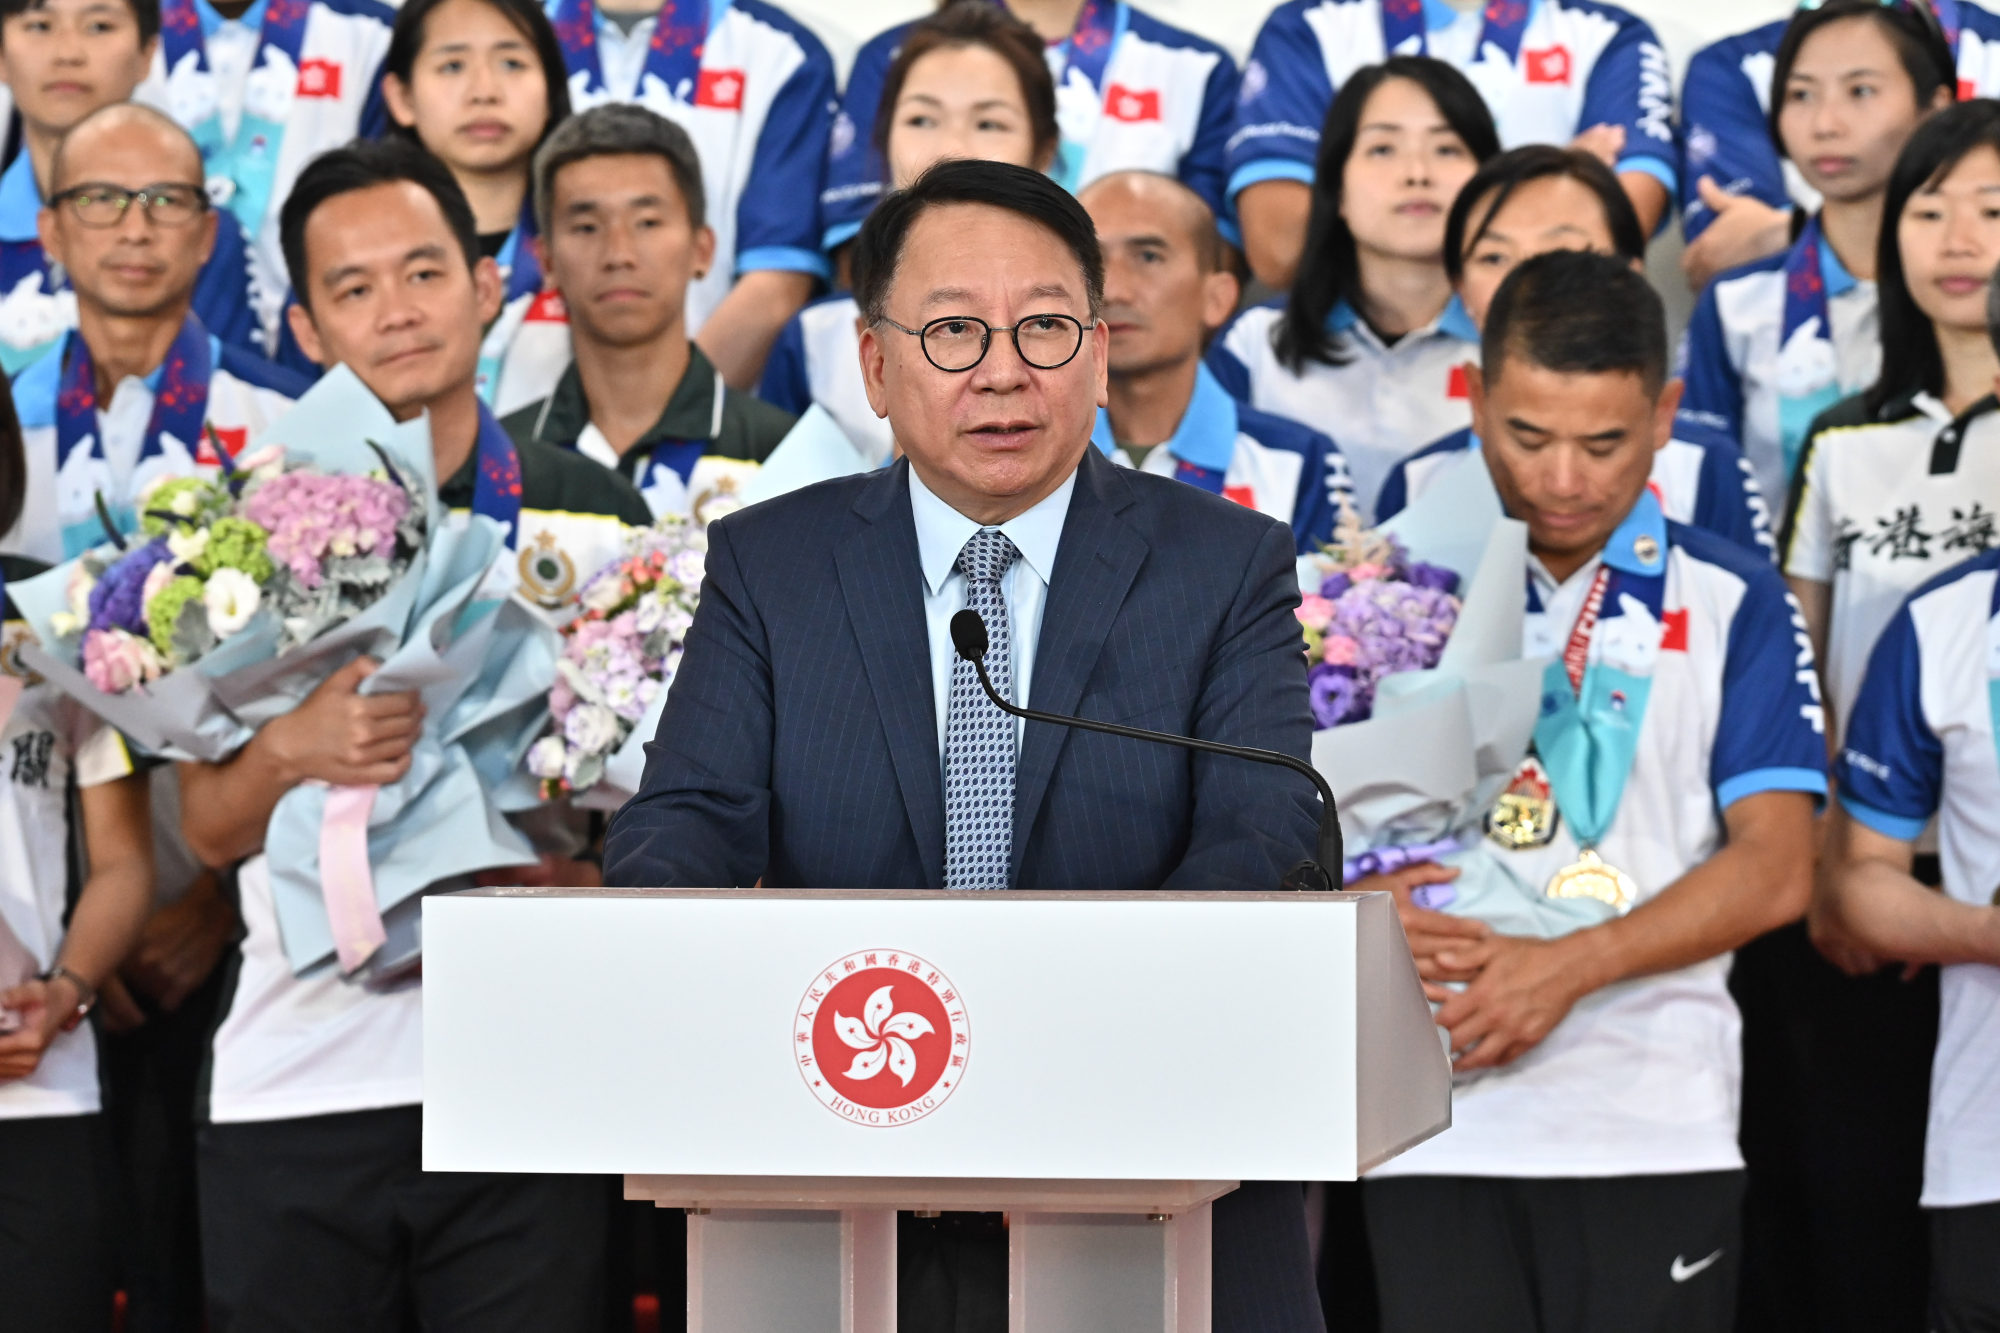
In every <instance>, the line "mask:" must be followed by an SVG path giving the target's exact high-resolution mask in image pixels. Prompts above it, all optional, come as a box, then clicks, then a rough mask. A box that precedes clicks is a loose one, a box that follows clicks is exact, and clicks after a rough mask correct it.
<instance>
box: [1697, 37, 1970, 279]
mask: <svg viewBox="0 0 2000 1333" xmlns="http://www.w3.org/2000/svg"><path fill="white" fill-rule="evenodd" d="M1936 8H1937V9H1938V11H1939V12H1940V14H1944V13H1947V12H1952V11H1955V14H1956V22H1957V25H1958V42H1957V51H1958V96H1959V100H1961V101H1963V100H1965V99H1966V98H1970V97H1992V96H1993V95H1995V94H1996V93H2000V16H1996V15H1994V14H1991V13H1989V12H1987V11H1986V10H1984V9H1981V8H1979V7H1978V6H1977V5H1973V4H1969V3H1967V0H1939V3H1938V5H1937V6H1936ZM1788 21H1789V20H1787V19H1774V20H1772V21H1771V22H1769V23H1766V24H1763V25H1762V26H1760V27H1756V28H1752V29H1750V31H1748V32H1742V33H1737V34H1736V35H1734V36H1732V37H1724V38H1723V39H1722V40H1720V41H1717V42H1711V43H1710V44H1709V45H1707V46H1704V47H1703V48H1702V49H1701V50H1699V51H1697V52H1695V54H1694V59H1692V60H1690V61H1689V62H1688V67H1687V76H1686V77H1685V78H1684V79H1683V80H1682V81H1681V118H1682V122H1683V128H1682V140H1683V144H1682V147H1683V163H1684V170H1683V171H1682V172H1681V207H1682V210H1683V211H1682V214H1681V227H1682V229H1683V230H1684V231H1685V232H1686V234H1687V238H1688V240H1689V241H1693V240H1694V239H1695V238H1697V237H1698V236H1700V235H1701V234H1702V233H1703V232H1704V231H1706V230H1708V224H1709V223H1711V222H1713V221H1715V212H1714V210H1712V209H1711V208H1709V206H1708V205H1707V204H1704V203H1703V202H1702V201H1701V178H1702V177H1703V176H1707V177H1709V178H1710V179H1712V180H1714V182H1715V183H1716V184H1717V185H1720V186H1721V187H1722V188H1723V189H1725V190H1727V191H1728V192H1729V193H1730V194H1747V195H1750V196H1752V197H1753V198H1757V199H1761V200H1763V201H1764V202H1765V203H1767V204H1769V205H1771V207H1773V208H1786V207H1790V206H1793V205H1797V206H1799V207H1802V208H1817V207H1819V196H1818V194H1817V192H1815V191H1814V190H1813V188H1812V187H1811V186H1810V185H1807V184H1806V182H1805V177H1803V176H1801V175H1800V174H1799V171H1798V168H1797V167H1795V166H1793V165H1792V164H1791V162H1790V161H1789V160H1787V159H1785V158H1782V157H1780V156H1779V154H1778V149H1777V146H1776V145H1775V144H1773V143H1772V142H1771V128H1770V120H1769V116H1770V112H1771V79H1772V77H1773V76H1774V75H1775V74H1776V72H1777V64H1778V43H1779V42H1781V41H1783V40H1784V36H1785V24H1786V23H1787V22H1788Z"/></svg>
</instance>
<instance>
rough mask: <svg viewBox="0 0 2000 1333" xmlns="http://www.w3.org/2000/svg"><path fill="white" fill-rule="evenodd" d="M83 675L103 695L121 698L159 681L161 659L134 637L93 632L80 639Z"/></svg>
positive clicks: (103, 631)
mask: <svg viewBox="0 0 2000 1333" xmlns="http://www.w3.org/2000/svg"><path fill="white" fill-rule="evenodd" d="M83 674H84V676H85V677H86V678H88V679H89V681H90V683H91V684H92V685H95V686H96V687H97V688H98V689H99V690H102V691H103V692H104V693H106V694H123V693H125V692H126V691H127V690H130V689H133V688H135V687H137V686H139V685H142V684H144V683H145V682H146V681H149V680H156V679H158V678H159V675H160V658H159V654H157V653H155V652H154V651H153V645H151V644H149V643H147V642H146V641H145V640H144V639H141V638H139V637H137V636H136V635H131V634H127V633H126V632H125V631H123V630H116V629H110V630H106V629H94V630H92V631H90V633H88V634H86V635H84V636H83Z"/></svg>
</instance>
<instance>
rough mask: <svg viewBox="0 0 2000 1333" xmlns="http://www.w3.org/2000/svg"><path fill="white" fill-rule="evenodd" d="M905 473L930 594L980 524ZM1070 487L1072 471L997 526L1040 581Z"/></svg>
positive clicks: (1051, 565)
mask: <svg viewBox="0 0 2000 1333" xmlns="http://www.w3.org/2000/svg"><path fill="white" fill-rule="evenodd" d="M909 472H910V516H911V517H912V518H913V519H915V520H916V524H917V558H918V560H919V561H921V562H922V564H923V567H924V585H925V586H926V587H928V588H929V589H930V594H931V596H933V597H935V596H937V595H938V593H939V591H940V590H942V589H943V587H944V585H945V580H946V579H948V578H950V577H951V572H952V567H953V566H955V565H956V564H957V563H958V553H959V552H960V551H962V550H964V549H965V544H966V542H968V541H970V540H971V539H972V534H973V533H975V532H977V531H979V527H980V525H979V524H977V523H975V522H973V521H972V520H971V519H969V518H967V517H966V516H965V515H963V514H961V513H959V512H958V511H957V510H956V509H953V508H952V507H951V506H950V505H948V504H946V503H945V502H944V501H943V500H940V499H938V497H937V495H936V494H935V493H934V492H933V491H932V490H931V488H930V487H928V486H926V485H924V483H923V479H922V478H920V477H918V476H917V470H916V469H915V468H911V469H910V470H909ZM1075 491H1076V473H1075V472H1071V473H1070V474H1069V476H1067V477H1065V478H1064V479H1063V484H1062V485H1060V486H1058V487H1056V488H1055V490H1053V491H1051V492H1050V493H1049V494H1048V496H1047V497H1046V498H1045V499H1043V500H1042V502H1041V503H1040V504H1037V505H1036V506H1035V507H1034V508H1033V509H1030V510H1028V511H1027V512H1026V513H1025V514H1016V515H1015V516H1014V517H1013V518H1010V519H1008V520H1007V521H1006V522H1005V523H1002V524H1001V525H1000V531H1001V532H1003V533H1005V534H1006V535H1007V540H1008V541H1010V542H1012V543H1014V549H1015V550H1017V551H1019V552H1020V553H1021V558H1022V559H1023V560H1025V561H1027V562H1028V567H1029V568H1030V569H1032V570H1034V571H1035V576H1036V577H1037V578H1039V579H1041V581H1042V582H1043V583H1048V582H1050V575H1051V574H1053V573H1054V572H1055V567H1056V548H1057V547H1058V546H1060V545H1061V544H1062V530H1063V523H1064V521H1065V520H1066V519H1068V517H1069V499H1070V496H1071V495H1072V494H1073V493H1075Z"/></svg>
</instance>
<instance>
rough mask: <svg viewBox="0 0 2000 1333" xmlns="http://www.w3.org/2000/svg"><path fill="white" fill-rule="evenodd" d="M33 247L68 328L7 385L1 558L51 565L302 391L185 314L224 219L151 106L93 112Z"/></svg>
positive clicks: (227, 448) (72, 140)
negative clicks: (10, 514) (66, 307)
mask: <svg viewBox="0 0 2000 1333" xmlns="http://www.w3.org/2000/svg"><path fill="white" fill-rule="evenodd" d="M49 184H50V186H51V190H50V193H49V201H48V203H47V204H46V205H45V206H44V207H43V208H42V210H41V217H40V231H41V243H42V246H43V248H44V249H46V250H47V252H48V255H49V258H50V259H51V260H52V261H54V262H55V263H57V264H60V265H62V268H63V271H64V272H65V273H67V274H68V276H69V282H70V285H71V286H72V287H73V288H75V290H76V322H77V327H76V328H75V329H74V330H72V331H71V332H69V333H67V334H65V335H64V336H63V338H62V340H61V341H60V342H59V343H58V344H57V345H56V346H55V347H54V348H53V349H51V350H50V352H49V353H48V354H46V355H44V356H43V357H42V358H41V359H40V360H38V361H36V362H35V363H34V364H33V365H32V366H30V367H29V368H28V369H27V370H25V371H23V372H22V373H21V374H20V375H19V376H18V377H17V378H16V379H15V381H14V384H13V392H14V410H15V412H16V414H17V415H19V417H20V419H21V433H22V437H23V440H24V442H25V444H26V446H27V452H28V478H29V501H28V504H27V505H26V506H25V508H24V509H23V511H22V515H21V519H20V522H19V524H17V525H16V527H15V529H14V530H13V531H12V532H10V533H8V534H7V535H6V536H5V537H4V538H0V547H4V548H5V549H7V550H9V551H14V552H18V553H20V554H24V555H30V556H33V557H35V558H37V559H41V560H49V561H56V560H62V559H66V558H67V557H69V556H73V555H77V554H80V553H81V552H83V551H84V550H87V549H88V548H90V547H92V546H95V545H97V544H98V543H100V542H102V541H103V540H104V529H103V524H102V523H101V521H100V519H99V513H98V507H99V506H98V497H100V496H102V497H103V507H104V509H105V510H106V511H107V512H108V513H109V515H110V518H111V521H112V522H113V523H115V524H116V525H117V526H118V527H119V528H121V529H123V530H125V531H132V530H134V529H136V528H137V526H138V524H137V517H136V514H135V505H136V502H137V499H138V496H139V494H140V493H141V492H142V491H143V490H144V489H145V488H146V486H147V485H148V484H149V483H151V482H153V481H156V480H158V479H159V478H161V477H176V476H186V475H189V474H191V473H194V472H196V471H198V470H201V469H212V468H216V467H219V466H221V465H222V463H223V462H224V460H225V456H226V455H229V454H233V453H235V452H237V451H239V450H240V449H241V448H242V447H243V445H244V443H245V442H246V441H247V440H248V439H249V438H250V437H252V436H254V435H256V434H257V433H258V432H259V431H261V430H262V429H263V428H264V427H265V426H266V425H267V424H269V423H270V422H271V421H272V420H274V419H276V418H277V417H278V416H279V415H280V414H281V413H282V412H283V411H284V410H285V409H286V408H287V407H289V406H291V403H292V400H293V399H294V398H296V397H297V396H298V395H299V393H300V392H302V386H301V385H300V384H299V383H298V381H297V380H296V378H295V377H293V376H292V375H290V374H289V373H288V372H286V371H284V370H281V369H279V368H278V367H275V366H273V365H271V364H270V363H269V362H267V361H264V360H263V359H262V358H260V357H256V356H253V355H251V354H249V353H246V352H244V351H242V350H240V349H238V348H236V347H234V346H231V345H230V344H228V343H225V342H222V341H221V340H219V339H218V338H217V337H216V335H215V334H214V333H213V332H211V331H210V330H209V329H208V328H207V327H206V326H205V325H204V324H203V323H202V321H201V318H200V316H198V315H197V314H196V313H195V312H194V310H193V308H192V307H193V300H194V293H195V289H196V286H197V284H198V283H199V282H200V280H201V272H202V265H203V264H204V263H205V262H206V261H207V260H208V258H209V256H210V255H211V254H212V253H213V252H214V248H215V238H216V229H217V225H218V220H217V217H216V214H215V213H214V212H213V211H212V210H211V209H210V208H209V204H208V196H207V194H206V193H205V192H204V190H203V188H202V166H201V154H200V153H199V152H197V151H196V149H195V145H194V141H193V140H192V139H190V138H189V137H188V134H187V131H186V130H183V129H182V128H181V127H180V126H178V125H176V124H175V123H174V122H173V121H171V120H169V119H167V117H165V116H163V115H161V114H160V113H159V112H157V111H154V110H152V109H151V108H148V107H143V106H138V105H134V104H130V103H120V104H118V105H116V106H110V107H106V108H104V109H103V110H101V111H97V112H95V113H93V114H92V115H90V116H89V117H87V118H86V119H84V120H83V121H82V122H81V123H79V124H78V125H77V126H76V128H75V129H73V130H71V131H70V132H69V134H68V135H67V136H65V137H64V139H63V141H62V144H61V146H60V148H58V150H57V151H56V153H55V156H54V158H53V159H52V162H51V166H50V181H49Z"/></svg>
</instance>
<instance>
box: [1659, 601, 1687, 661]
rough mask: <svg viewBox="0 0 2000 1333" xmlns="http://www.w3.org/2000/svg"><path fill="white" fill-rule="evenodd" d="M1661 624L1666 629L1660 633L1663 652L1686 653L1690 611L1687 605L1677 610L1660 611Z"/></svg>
mask: <svg viewBox="0 0 2000 1333" xmlns="http://www.w3.org/2000/svg"><path fill="white" fill-rule="evenodd" d="M1660 624H1661V625H1663V626H1664V627H1665V629H1664V630H1663V631H1662V633H1661V634H1660V651H1661V652H1663V653H1684V652H1686V651H1687V650H1688V613H1687V608H1686V607H1681V608H1680V609H1679V610H1676V611H1663V612H1661V613H1660Z"/></svg>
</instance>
